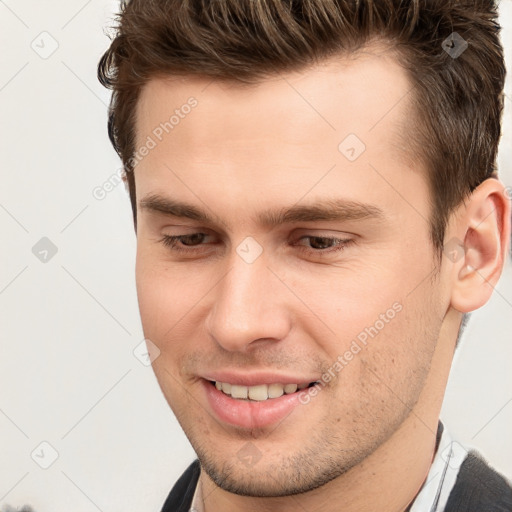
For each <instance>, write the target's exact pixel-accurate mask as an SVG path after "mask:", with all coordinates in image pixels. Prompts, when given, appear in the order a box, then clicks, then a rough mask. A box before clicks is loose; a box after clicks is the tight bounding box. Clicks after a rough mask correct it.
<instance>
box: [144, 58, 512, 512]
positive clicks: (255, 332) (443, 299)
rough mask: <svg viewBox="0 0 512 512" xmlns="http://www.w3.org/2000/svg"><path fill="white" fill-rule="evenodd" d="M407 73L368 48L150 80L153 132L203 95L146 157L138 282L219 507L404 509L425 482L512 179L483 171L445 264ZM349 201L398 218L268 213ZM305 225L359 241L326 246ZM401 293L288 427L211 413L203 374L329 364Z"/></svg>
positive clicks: (147, 109)
mask: <svg viewBox="0 0 512 512" xmlns="http://www.w3.org/2000/svg"><path fill="white" fill-rule="evenodd" d="M410 88H411V84H410V82H409V80H408V78H407V76H406V74H405V72H404V71H403V70H402V68H401V67H400V66H399V65H398V64H397V63H396V62H395V61H394V60H393V59H392V58H391V57H388V56H386V54H385V53H384V52H363V53H361V54H359V55H357V56H356V57H354V56H352V57H350V58H348V57H339V58H338V59H336V60H335V61H334V60H331V61H325V62H323V63H322V64H319V65H316V66H315V67H312V68H310V69H307V70H304V71H301V72H296V73H287V74H283V75H280V76H276V77H274V78H272V79H267V80H265V81H263V82H261V83H259V84H257V85H253V86H250V87H247V86H240V85H239V84H235V83H221V82H218V81H212V80H211V79H207V78H201V77H183V78H172V79H171V78H154V79H152V80H150V81H149V82H148V83H147V85H146V86H145V87H144V89H143V91H142V94H141V96H140V99H139V102H138V105H137V117H136V133H137V142H138V145H139V146H140V145H142V144H143V143H144V141H145V140H146V138H147V136H150V135H151V133H152V130H154V128H155V127H156V126H158V125H159V124H160V123H161V122H163V121H164V120H165V119H168V117H169V116H168V113H172V112H174V110H175V109H176V108H179V107H180V105H183V104H185V103H186V102H187V99H188V98H189V97H190V96H193V97H194V98H196V99H197V101H198V105H197V107H195V108H194V109H193V110H192V112H191V113H190V114H188V115H187V116H185V118H184V119H181V120H180V123H179V124H178V125H177V126H175V127H174V129H173V130H172V132H170V133H169V134H168V135H166V136H164V137H163V139H162V141H161V142H159V143H158V144H157V145H156V147H155V148H153V149H151V151H150V152H149V154H148V155H147V156H145V157H144V158H143V159H142V160H141V161H140V163H139V164H138V165H137V168H136V170H135V182H136V189H137V201H138V203H137V212H138V225H137V267H136V278H137V290H138V297H139V305H140V312H141V318H142V324H143V328H144V333H145V336H146V338H148V339H150V340H151V341H152V342H153V343H154V344H155V345H156V346H157V347H158V349H159V350H160V355H159V357H157V358H156V359H155V360H154V362H153V368H154V371H155V374H156V377H157V379H158V382H159V384H160V387H161V389H162V391H163V394H164V395H165V398H166V399H167V401H168V403H169V405H170V406H171V408H172V410H173V411H174V413H175V415H176V417H177V419H178V421H179V422H180V424H181V426H182V428H183V430H184V431H185V433H186V435H187V436H188V438H189V440H190V442H191V444H192V446H193V448H194V449H195V451H196V453H197V454H198V457H199V459H200V462H201V467H202V471H201V478H200V485H201V486H202V490H203V496H204V505H205V510H206V511H207V512H217V511H219V512H220V511H222V512H230V511H236V510H247V511H253V510H254V511H256V510H259V511H274V510H279V511H285V512H286V511H289V510H290V511H291V510H297V509H299V510H300V509H301V507H302V508H303V509H304V510H308V511H316V510H322V511H324V512H329V511H331V510H332V511H334V510H344V511H347V512H350V511H356V510H357V511H370V510H371V511H373V510H376V509H378V510H381V511H390V512H392V511H393V512H394V511H397V512H398V511H403V510H405V509H406V508H407V506H408V504H409V503H410V502H411V501H412V500H413V499H414V496H415V495H416V493H417V492H418V490H419V488H420V487H421V485H422V483H423V481H424V479H425V478H426V475H427V473H428V470H429V467H430V463H431V460H432V457H433V454H434V445H435V433H436V430H437V422H438V417H439V411H440V407H441V403H442V398H443V394H444V389H445V386H446V381H447V378H448V374H449V369H450V364H451V360H452V356H453V351H454V346H455V340H456V336H457V332H458V328H459V325H460V321H461V317H462V313H464V312H469V311H472V310H474V309H477V308H478V307H480V306H482V305H483V304H484V303H485V302H486V301H487V300H488V298H489V297H490V295H491V293H492V289H493V286H494V285H495V284H496V282H497V280H498V278H499V275H500V273H501V270H502V266H503V260H504V255H505V251H506V245H507V240H508V236H509V235H508V233H509V232H510V221H509V219H510V204H509V202H508V201H507V199H506V197H505V194H504V192H503V185H502V184H501V183H500V182H499V181H498V180H496V179H489V180H487V181H486V182H484V183H483V184H481V185H480V187H478V189H477V190H476V191H475V192H474V193H473V194H472V196H471V197H470V198H468V200H467V201H466V202H465V204H463V205H461V206H460V207H459V208H458V209H457V210H456V211H455V212H454V214H453V215H452V216H451V218H450V222H449V224H448V226H447V232H446V240H451V239H452V238H454V237H456V238H457V239H459V240H461V241H464V245H465V254H464V256H463V257H461V258H460V259H457V260H456V261H452V260H450V259H449V258H447V257H445V256H443V257H442V259H441V261H440V263H439V266H437V255H436V252H435V250H434V248H433V247H432V244H431V242H430V238H429V224H428V222H427V220H428V218H429V215H430V211H429V190H428V186H427V182H426V180H425V173H426V171H425V168H424V166H423V164H422V163H421V162H420V161H419V159H417V158H409V156H410V155H407V153H406V152H405V150H404V148H403V144H400V142H399V141H400V139H399V137H398V135H399V134H400V133H407V132H406V131H405V132H404V131H403V130H409V129H412V126H408V125H407V123H408V120H409V119H410V108H411V107H410V105H409V98H408V97H407V94H406V93H407V91H408V90H409V89H410ZM350 133H353V134H356V135H357V136H358V137H359V138H360V139H361V140H362V141H363V142H364V144H365V145H366V150H365V151H364V152H363V153H362V154H361V155H360V156H359V158H357V159H356V160H355V161H353V162H350V161H349V160H348V159H347V158H345V156H344V155H343V154H341V153H340V151H339V150H338V145H339V144H340V142H341V141H343V140H344V139H345V137H346V136H347V135H348V134H350ZM152 195H158V196H161V197H164V198H172V199H173V200H175V201H181V202H186V203H189V204H191V205H193V206H195V207H196V208H198V209H201V210H204V211H205V212H206V213H207V214H208V215H209V216H211V217H212V218H213V219H214V220H213V221H212V222H204V221H201V222H200V221H196V220H191V219H187V218H181V217H176V216H171V215H166V214H164V213H162V212H157V211H153V210H152V209H151V208H148V207H144V206H143V204H142V203H143V201H144V200H145V199H147V198H148V197H150V196H152ZM333 199H341V200H345V201H358V202H361V203H365V204H369V205H373V206H375V207H377V208H379V209H380V210H381V211H382V218H380V219H375V218H364V219H358V220H355V219H352V220H351V219H345V220H343V219H341V220H316V221H300V222H289V223H284V224H280V225H276V226H272V227H269V226H267V225H264V224H262V223H261V222H260V221H259V216H260V215H261V214H263V213H264V212H267V211H269V210H275V209H276V208H288V207H291V206H293V205H311V204H314V203H319V204H324V205H325V203H326V201H328V200H333ZM412 205H414V207H413V206H412ZM194 233H205V234H207V235H208V236H207V237H205V238H204V239H203V240H202V241H199V242H198V241H197V239H196V241H195V243H196V245H195V246H192V247H190V246H183V245H182V244H181V247H182V248H184V249H185V250H188V251H189V252H182V251H177V250H175V249H172V248H170V247H166V246H165V245H164V244H163V243H162V238H163V236H164V235H171V236H172V235H174V236H178V235H191V234H194ZM248 236H250V237H252V238H254V239H255V240H256V241H257V242H258V244H259V245H260V246H261V248H262V249H263V252H262V253H261V255H260V256H259V257H258V258H257V259H256V260H255V261H254V262H253V263H250V264H249V263H247V262H246V261H244V259H242V258H241V257H240V256H239V254H238V253H237V251H236V249H237V246H238V245H239V244H240V243H241V242H242V241H243V240H244V239H245V238H246V237H248ZM307 236H309V237H323V239H322V240H320V241H323V242H327V246H328V243H329V241H328V240H327V241H326V240H325V238H338V239H342V240H345V239H349V240H352V242H351V243H349V244H348V245H346V246H345V248H344V249H343V250H340V251H335V252H331V253H327V252H326V251H328V250H329V249H323V250H322V249H318V244H314V243H313V242H315V241H316V242H318V241H319V240H318V239H314V238H307ZM187 240H188V241H189V243H190V240H191V239H187ZM192 240H194V239H192ZM331 243H332V242H331ZM322 247H324V246H322ZM322 251H323V252H324V254H320V253H322ZM468 266H469V268H468ZM395 303H399V304H400V305H401V311H400V312H399V313H397V314H396V315H395V316H394V318H393V319H392V320H390V321H389V322H388V323H386V324H385V327H384V328H383V329H382V330H380V331H379V333H378V336H376V337H375V338H374V339H371V340H369V342H368V344H367V346H365V347H364V348H363V349H362V350H361V351H360V352H359V353H358V354H357V355H355V356H354V357H353V359H352V360H351V361H350V362H349V363H348V364H347V365H346V366H345V367H344V368H343V370H342V371H340V372H339V373H338V374H337V376H336V378H334V379H332V380H331V381H330V382H328V383H327V384H326V385H325V387H323V388H322V390H321V391H320V392H319V393H318V394H317V396H316V397H314V398H312V399H311V401H310V402H309V403H308V404H307V405H301V406H298V407H296V408H295V409H294V410H293V411H292V412H291V414H289V415H288V416H287V417H286V418H285V419H284V420H283V421H282V422H281V423H280V424H279V425H277V426H276V425H274V426H272V427H269V428H261V429H241V428H236V427H233V426H230V425H228V424H226V423H223V422H221V421H219V420H218V419H217V418H216V417H215V415H214V414H213V413H212V411H211V409H210V407H209V405H208V402H207V400H206V397H205V393H204V391H203V389H202V386H201V382H200V381H201V379H200V376H201V375H204V374H205V372H208V371H210V370H211V369H214V370H220V369H238V370H240V369H243V370H244V371H247V372H253V371H256V370H258V371H263V370H274V371H277V372H283V373H287V374H290V375H294V376H295V375H297V376H308V377H311V376H315V377H320V376H321V375H322V373H323V372H324V371H325V370H326V369H328V368H330V367H332V365H333V363H334V362H335V361H336V359H337V357H338V356H339V355H340V354H341V355H343V354H344V353H345V352H346V351H347V350H349V348H350V344H351V342H352V340H354V339H355V338H356V337H357V335H358V334H359V333H360V332H361V331H363V330H364V329H365V327H368V326H371V325H374V324H375V322H376V320H378V319H379V315H381V314H383V313H385V312H386V311H387V310H388V309H389V308H391V307H392V305H393V304H395ZM249 442H250V443H251V446H252V447H253V449H254V447H255V449H256V450H257V453H259V455H260V457H259V460H258V461H257V462H256V463H255V464H253V465H252V466H250V467H248V465H247V464H246V463H245V462H244V461H243V460H241V458H240V457H238V456H237V454H238V452H239V451H240V450H242V449H244V447H245V449H246V447H247V446H248V443H249ZM299 493H300V494H299Z"/></svg>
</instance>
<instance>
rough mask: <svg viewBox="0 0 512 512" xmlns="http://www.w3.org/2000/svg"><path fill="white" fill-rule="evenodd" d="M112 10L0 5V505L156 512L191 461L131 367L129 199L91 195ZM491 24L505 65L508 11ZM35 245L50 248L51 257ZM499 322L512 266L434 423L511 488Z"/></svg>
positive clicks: (508, 386) (504, 341) (98, 158)
mask: <svg viewBox="0 0 512 512" xmlns="http://www.w3.org/2000/svg"><path fill="white" fill-rule="evenodd" d="M116 9H117V3H116V2H108V1H100V0H92V1H91V0H90V1H85V0H84V1H82V0H73V1H66V2H64V1H47V2H36V1H34V0H32V1H22V0H20V1H17V2H15V1H14V0H6V1H5V2H0V43H1V48H2V50H1V52H0V60H1V66H0V115H1V122H0V123H1V124H0V130H1V132H0V144H1V186H0V226H1V233H2V250H1V253H2V264H1V265H0V325H1V341H0V343H1V352H0V354H1V356H0V506H1V505H5V504H11V505H12V506H21V505H22V504H24V503H30V504H32V505H33V506H34V508H35V509H36V511H40V512H42V511H53V512H64V511H69V510H73V511H77V512H81V511H83V512H94V511H97V510H101V511H108V512H115V511H124V512H135V511H141V510H148V511H150V510H154V511H157V510H159V509H160V507H161V505H162V503H163V501H164V499H165V497H166V495H167V493H168V492H169V490H170V488H171V486H172V485H173V483H174V482H175V481H176V479H177V478H178V476H179V475H180V474H181V473H182V471H183V470H184V469H185V467H186V466H187V465H188V464H189V463H190V462H191V461H192V460H193V458H194V452H193V450H192V449H191V447H190V445H189V444H188V441H187V439H186V437H185V436H184V434H183V432H182V431H181V428H180V427H179V425H178V424H177V422H176V420H175V418H174V416H173V415H172V413H171V411H170V409H169V407H168V405H167V403H166V402H165V400H164V398H163V396H162V394H161V392H160V389H159V387H158V385H157V382H156V380H155V378H154V376H153V373H152V370H151V368H150V367H146V366H144V365H142V364H141V363H140V362H139V360H138V359H136V357H134V355H133V350H134V349H135V347H136V346H137V345H138V344H139V343H140V342H141V340H142V339H143V334H142V329H141V325H140V320H139V315H138V309H137V299H136V293H135V285H134V258H135V236H134V230H133V224H132V219H131V210H130V204H129V199H128V195H127V193H126V191H125V189H124V186H123V185H122V184H121V185H118V186H115V187H113V190H112V191H110V192H109V193H108V194H106V197H104V198H103V199H97V198H95V197H94V195H93V191H94V190H95V189H96V188H97V187H101V186H103V185H104V184H105V183H106V182H114V181H115V179H116V175H117V172H118V170H119V167H120V162H119V159H118V158H117V155H116V154H115V153H114V151H113V149H112V147H111V146H110V143H109V141H108V138H107V133H106V121H107V105H108V101H109V92H108V91H106V90H104V89H103V88H102V87H101V86H100V84H99V83H98V81H97V79H96V65H97V62H98V60H99V58H100V56H101V55H102V53H103V52H104V51H105V50H106V48H107V46H108V43H109V40H108V38H107V37H106V35H105V33H104V31H105V29H106V28H107V27H108V26H109V25H111V24H112V13H113V12H114V11H115V10H116ZM502 24H503V25H504V26H505V32H504V36H503V37H504V43H505V44H506V48H507V51H508V53H507V59H508V63H509V67H510V59H511V50H512V2H510V1H505V2H503V3H502ZM43 31H46V32H48V33H49V34H50V35H51V36H48V35H42V36H41V35H40V34H41V33H42V32H43ZM53 40H54V41H56V42H57V43H58V48H57V50H56V51H55V52H54V53H53V54H52V55H51V56H49V57H48V58H46V59H45V58H41V57H40V55H39V54H38V53H36V51H34V49H33V47H32V46H34V47H36V48H38V50H37V51H39V52H44V51H46V52H49V51H50V50H51V49H52V44H53V45H55V42H54V41H53ZM31 45H32V46H31ZM507 91H508V97H507V100H506V109H507V111H506V112H507V114H506V119H505V122H504V131H505V136H504V138H503V141H502V145H501V153H500V159H499V163H500V172H501V176H502V179H503V181H504V182H505V183H506V184H508V185H512V169H511V163H512V149H511V148H512V123H511V121H512V116H511V112H512V101H511V100H512V91H511V87H510V81H509V82H508V85H507ZM43 237H47V238H48V239H49V240H51V242H52V244H53V246H55V247H56V249H57V253H56V254H55V255H54V256H53V257H51V258H50V256H49V255H50V254H51V246H50V245H45V244H48V242H47V241H43V242H40V240H41V239H42V238H43ZM37 243H40V244H42V245H41V246H36V248H39V249H40V247H43V249H44V248H45V247H46V250H50V252H49V253H48V261H47V262H42V261H40V259H38V258H37V257H36V256H35V255H34V254H33V247H34V246H35V245H36V244H37ZM40 250H41V249H40ZM36 252H37V251H36ZM511 313H512V266H511V264H510V261H509V262H508V263H507V268H506V270H505V272H504V275H503V277H502V279H501V281H500V283H499V286H498V287H497V290H496V293H495V294H494V295H493V298H492V299H491V301H490V302H489V304H488V305H486V306H485V307H484V308H482V309H481V310H479V311H478V312H476V313H474V314H473V317H472V318H471V321H470V323H469V325H468V327H467V331H466V333H465V335H464V338H463V341H462V345H461V347H460V349H459V350H458V352H457V355H456V358H455V362H454V367H453V372H452V375H451V379H450V382H449V386H448V390H447V394H446V400H445V404H444V407H443V413H442V418H443V420H444V422H445V425H446V426H447V428H448V429H449V430H450V431H451V433H452V434H453V435H454V437H456V438H457V439H459V440H461V441H462V442H464V443H467V444H468V445H469V446H473V447H476V448H477V449H479V450H480V451H481V452H482V453H483V454H484V455H485V456H486V457H487V458H488V459H489V461H490V462H491V463H492V464H493V465H494V466H495V467H496V468H498V469H499V470H500V471H502V472H504V473H505V474H506V475H508V476H509V477H510V476H512V441H511V436H510V431H511V426H512V403H511V402H512V372H511V371H510V366H511V356H512V347H511V343H510V342H511V333H510V325H511V324H510V318H511ZM41 442H47V443H49V444H50V445H51V446H52V447H53V448H54V449H55V450H56V451H57V452H58V458H57V460H56V461H55V462H54V463H53V464H52V465H51V466H50V467H49V468H48V469H42V468H41V467H40V466H39V465H38V463H36V462H35V460H39V462H40V463H41V462H42V463H44V461H45V460H46V461H49V460H50V459H49V458H50V457H51V454H52V449H51V448H49V447H48V446H47V445H41V444H40V443H41ZM34 450H35V454H34V455H33V457H34V459H35V460H34V459H33V458H32V457H31V453H33V452H34ZM37 457H39V459H38V458H37Z"/></svg>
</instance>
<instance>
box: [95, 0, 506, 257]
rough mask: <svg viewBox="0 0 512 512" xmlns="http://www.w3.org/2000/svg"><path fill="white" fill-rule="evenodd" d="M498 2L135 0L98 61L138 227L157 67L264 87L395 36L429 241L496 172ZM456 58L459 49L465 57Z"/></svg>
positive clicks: (500, 79) (501, 71) (440, 239)
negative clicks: (139, 180) (140, 152)
mask: <svg viewBox="0 0 512 512" xmlns="http://www.w3.org/2000/svg"><path fill="white" fill-rule="evenodd" d="M499 31H500V27H499V25H498V23H497V5H496V2H495V1H494V0H131V1H124V2H121V12H120V13H119V15H118V26H117V27H116V36H115V38H114V40H113V41H112V44H111V46H110V48H109V49H108V50H107V52H106V53H105V54H104V55H103V57H102V59H101V61H100V63H99V65H98V77H99V80H100V81H101V83H102V84H103V85H105V86H106V87H109V88H112V89H113V94H112V99H111V104H110V111H109V123H108V128H109V136H110V140H111V141H112V144H113V146H114V148H115V149H116V151H117V152H118V154H119V155H120V157H121V159H122V161H123V165H124V168H125V172H126V180H127V182H128V186H129V191H130V197H131V202H132V208H133V216H134V221H135V223H136V220H137V219H136V192H135V182H134V177H133V172H132V171H133V170H134V162H133V159H132V157H133V155H134V152H135V140H136V134H135V107H136V104H137V100H138V97H139V94H140V91H141V88H142V87H143V86H144V84H145V83H146V82H147V81H148V80H150V79H151V78H153V77H155V76H157V75H158V76H161V75H199V76H204V77H211V78H212V79H219V80H232V81H238V82H243V83H257V82H258V81H261V80H263V79H265V78H267V77H271V76H273V75H275V74H276V73H281V72H286V71H298V70H301V69H304V68H307V67H308V66H312V65H314V64H315V63H318V62H321V60H322V59H326V58H328V57H332V56H336V55H338V54H339V55H343V54H347V53H353V52H355V51H356V50H358V49H361V48H363V47H364V46H365V45H366V44H368V43H369V42H370V41H372V40H380V41H384V42H386V43H387V46H389V47H390V48H391V49H392V51H393V53H394V55H396V58H397V60H398V62H399V63H400V64H401V65H402V66H403V67H404V69H405V70H406V72H407V73H408V76H409V78H410V80H411V84H412V86H413V90H412V92H411V97H412V99H413V104H414V112H412V113H411V114H412V115H411V117H412V118H414V119H415V123H414V127H415V130H414V133H413V134H403V136H410V137H411V139H410V140H409V144H408V145H409V149H410V151H411V155H412V156H413V157H414V158H416V159H419V160H421V161H422V162H423V163H424V165H425V166H426V168H427V170H428V183H429V186H430V191H431V203H432V204H431V219H430V224H431V239H432V242H433V245H434V247H436V248H437V249H439V254H441V249H442V247H443V243H444V232H445V228H446V222H447V220H448V217H449V215H450V213H451V212H452V211H453V209H454V208H455V207H456V206H458V205H459V204H460V203H461V202H462V201H463V200H464V199H465V197H467V196H468V195H469V194H470V193H471V192H472V191H473V190H474V189H475V188H476V187H477V186H478V185H479V184H480V183H481V182H482V181H484V180H485V179H487V178H489V177H491V176H493V175H495V172H496V167H495V164H496V155H497V149H498V143H499V139H500V133H501V115H502V109H503V87H504V81H505V64H504V58H503V48H502V46H501V43H500V39H499ZM459 54H460V55H459Z"/></svg>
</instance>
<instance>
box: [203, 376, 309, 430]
mask: <svg viewBox="0 0 512 512" xmlns="http://www.w3.org/2000/svg"><path fill="white" fill-rule="evenodd" d="M202 384H203V387H204V389H205V392H206V397H207V399H208V402H209V404H210V407H211V408H212V409H213V412H214V413H215V415H216V416H217V417H218V418H219V419H220V420H221V421H223V422H224V423H228V424H230V425H233V426H236V427H241V428H247V429H255V428H264V427H268V426H270V425H273V424H275V423H279V422H281V421H283V420H284V419H285V418H286V417H287V416H288V415H289V414H291V413H292V411H293V410H294V409H295V407H297V406H298V405H301V402H300V401H299V394H300V393H301V392H304V391H307V389H305V390H301V391H296V392H295V393H290V394H289V395H282V396H280V397H279V398H269V399H267V400H263V401H261V402H259V401H252V400H247V401H246V400H237V399H236V398H231V397H230V396H229V395H226V394H225V393H223V392H222V391H219V390H218V389H217V388H216V387H215V386H214V385H213V384H212V383H211V382H209V381H207V380H203V381H202Z"/></svg>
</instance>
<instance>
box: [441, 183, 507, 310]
mask: <svg viewBox="0 0 512 512" xmlns="http://www.w3.org/2000/svg"><path fill="white" fill-rule="evenodd" d="M510 216H511V205H510V198H509V193H508V189H505V187H504V186H503V184H502V183H501V182H500V181H499V180H497V179H494V178H489V179H487V180H485V181H484V182H483V183H481V184H480V185H479V186H478V187H477V188H476V189H475V190H474V191H473V193H472V194H471V196H470V198H469V199H468V200H467V201H466V203H465V205H464V206H463V207H462V208H461V212H460V214H459V215H458V216H457V220H456V221H455V226H454V231H453V232H452V234H454V235H455V236H453V237H452V238H451V240H450V242H449V244H450V243H451V245H452V246H453V245H454V240H458V241H459V242H460V245H462V247H463V252H462V249H461V248H460V249H459V251H460V253H459V254H460V256H461V257H460V258H450V260H451V261H452V263H453V268H452V269H451V283H452V292H451V305H452V306H453V307H454V308H455V309H456V310H458V311H460V312H461V313H468V312H470V311H474V310H475V309H478V308H480V307H482V306H483V305H484V304H485V303H486V302H487V301H488V300H489V298H490V296H491V294H492V292H493V290H494V286H495V285H496V283H497V282H498V279H499V277H500V275H501V272H502V270H503V265H504V262H505V259H506V257H507V253H508V244H509V240H510V223H511V219H510ZM447 245H448V244H447ZM445 254H447V252H446V245H445ZM452 254H455V253H454V252H453V248H452Z"/></svg>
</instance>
